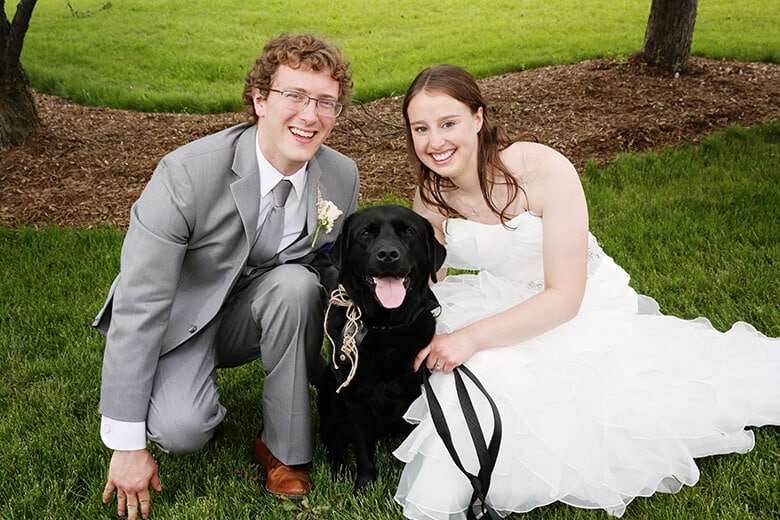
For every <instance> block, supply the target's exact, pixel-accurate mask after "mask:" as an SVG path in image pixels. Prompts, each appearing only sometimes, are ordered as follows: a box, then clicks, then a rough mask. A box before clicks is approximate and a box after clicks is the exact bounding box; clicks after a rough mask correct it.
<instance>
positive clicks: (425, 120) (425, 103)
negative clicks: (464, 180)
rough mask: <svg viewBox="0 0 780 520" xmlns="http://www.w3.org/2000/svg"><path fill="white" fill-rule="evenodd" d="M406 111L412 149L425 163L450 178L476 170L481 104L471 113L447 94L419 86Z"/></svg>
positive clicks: (480, 125)
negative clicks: (426, 90)
mask: <svg viewBox="0 0 780 520" xmlns="http://www.w3.org/2000/svg"><path fill="white" fill-rule="evenodd" d="M407 113H408V116H409V127H410V130H411V134H412V142H413V143H414V151H415V153H416V154H417V157H418V158H419V159H420V161H422V163H423V164H424V165H425V166H427V167H428V168H429V169H431V170H432V171H434V172H435V173H436V174H438V175H441V176H442V177H448V178H450V179H453V180H454V179H456V178H458V177H461V176H462V175H464V174H466V175H468V174H476V171H477V155H478V137H477V134H478V132H479V130H480V129H481V128H482V109H481V108H479V109H478V110H477V112H476V113H475V112H472V111H471V110H470V109H469V107H468V106H466V105H465V104H464V103H461V102H460V101H458V100H456V99H455V98H453V97H451V96H448V95H446V94H442V93H437V92H431V93H428V92H425V91H424V90H423V91H421V92H419V93H417V94H416V95H415V96H414V97H413V98H412V99H411V100H410V101H409V106H408V109H407Z"/></svg>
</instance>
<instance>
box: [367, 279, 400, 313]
mask: <svg viewBox="0 0 780 520" xmlns="http://www.w3.org/2000/svg"><path fill="white" fill-rule="evenodd" d="M374 281H375V282H376V288H375V289H374V290H375V292H376V297H377V299H378V300H379V303H381V304H382V306H383V307H385V308H386V309H395V308H396V307H398V306H399V305H401V304H402V303H403V301H404V296H406V289H405V288H404V282H403V278H393V277H391V276H381V277H377V278H374Z"/></svg>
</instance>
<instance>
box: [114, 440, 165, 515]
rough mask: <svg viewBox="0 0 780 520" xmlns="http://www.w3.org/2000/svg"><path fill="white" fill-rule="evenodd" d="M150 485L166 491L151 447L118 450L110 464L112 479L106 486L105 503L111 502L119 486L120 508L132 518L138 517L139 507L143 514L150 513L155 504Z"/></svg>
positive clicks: (118, 499) (117, 496) (118, 504)
mask: <svg viewBox="0 0 780 520" xmlns="http://www.w3.org/2000/svg"><path fill="white" fill-rule="evenodd" d="M149 486H151V487H152V488H153V489H154V490H156V491H158V492H159V491H162V485H161V484H160V475H159V473H158V472H157V463H156V462H155V461H154V458H153V457H152V454H151V453H149V450H147V449H143V450H136V451H119V450H116V451H114V454H113V455H112V456H111V464H110V466H109V467H108V482H106V487H105V489H103V503H104V504H108V502H109V501H110V500H111V495H112V494H113V493H114V490H116V502H117V507H116V512H117V514H118V515H119V516H125V514H127V518H128V520H137V518H138V509H139V507H140V509H141V516H142V517H143V518H148V517H149V509H150V508H151V506H152V502H151V494H150V492H149Z"/></svg>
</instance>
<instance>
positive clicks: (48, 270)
mask: <svg viewBox="0 0 780 520" xmlns="http://www.w3.org/2000/svg"><path fill="white" fill-rule="evenodd" d="M7 4H8V5H7V6H6V9H7V11H8V12H9V13H12V11H13V9H14V6H15V4H14V3H11V2H9V3H7ZM70 5H71V6H72V8H73V9H74V10H75V11H76V13H75V14H76V15H78V16H74V13H73V12H72V11H71V10H70V9H69V7H68V2H59V1H58V2H54V1H51V0H44V1H41V2H38V5H37V7H36V10H35V12H34V14H33V18H32V22H31V26H30V31H29V33H28V36H27V38H26V40H25V47H24V53H23V56H22V59H23V63H24V65H25V68H26V69H27V71H28V73H29V75H30V77H31V79H32V82H33V84H34V85H35V86H36V87H37V88H40V89H42V90H44V91H47V92H50V93H54V94H58V95H61V96H64V97H66V98H70V99H73V100H76V101H78V102H82V103H87V104H93V105H106V106H115V107H125V108H133V109H138V110H153V111H190V112H219V111H227V110H238V109H239V103H240V101H239V97H240V96H239V93H240V90H241V86H242V82H243V76H244V73H245V72H246V69H247V68H248V66H249V64H250V62H251V60H252V59H253V58H254V57H255V55H256V54H258V53H259V52H260V49H261V46H262V44H263V43H264V42H265V41H266V40H267V39H268V38H269V37H272V36H275V35H276V34H278V33H280V32H285V31H287V32H300V31H313V32H317V33H318V34H320V35H322V36H325V37H327V38H329V39H331V40H333V41H334V42H336V43H337V44H338V45H339V46H340V47H341V48H342V49H343V50H344V51H345V53H346V54H347V55H348V56H349V57H350V58H351V59H352V60H353V62H354V72H355V82H356V87H357V96H358V98H359V99H361V100H365V101H367V100H370V99H373V98H376V97H380V96H386V95H394V94H399V93H402V92H403V91H404V90H405V88H406V86H407V85H408V83H409V82H410V81H411V79H412V77H413V76H414V75H415V74H416V73H417V72H418V71H419V70H420V69H421V68H423V67H425V66H428V65H431V64H433V63H437V62H444V61H447V62H451V63H455V64H459V65H462V66H464V67H466V68H467V69H468V70H469V71H471V72H472V73H474V74H475V75H477V76H486V75H490V74H496V73H499V72H504V71H507V70H519V69H523V68H529V67H535V66H540V65H547V64H557V63H566V62H575V61H578V60H582V59H586V58H594V57H601V56H623V55H625V54H628V53H631V52H636V51H638V50H639V49H640V48H641V45H642V41H643V37H644V30H645V26H646V23H647V15H648V13H649V7H650V0H643V1H641V2H640V1H636V0H633V1H631V0H613V1H611V2H606V1H603V0H588V1H584V2H577V3H572V2H565V1H563V0H547V1H544V2H543V1H541V0H527V1H524V2H515V1H484V2H455V1H453V0H444V1H441V2H428V3H421V2H412V1H396V2H386V1H381V2H358V1H354V0H349V1H343V2H326V1H321V0H314V1H311V2H306V3H304V2H295V1H287V2H281V1H278V0H271V1H268V2H264V3H263V4H251V3H250V4H247V3H246V2H243V3H242V2H237V1H235V0H227V1H224V2H205V1H202V0H191V1H189V2H182V1H166V2H153V1H151V0H139V1H131V2H112V3H110V4H108V3H106V2H105V1H104V0H84V1H82V0H71V1H70ZM108 5H110V7H106V8H105V9H102V7H103V6H108ZM693 54H695V55H703V56H707V57H709V58H733V59H738V60H743V61H771V62H777V61H778V59H779V57H780V10H778V9H777V8H776V6H774V4H773V3H772V2H766V1H763V0H744V1H741V2H733V1H727V0H706V1H703V2H700V4H699V12H698V17H697V22H696V29H695V33H694V40H693ZM778 157H780V121H775V122H774V123H771V124H767V125H763V126H759V127H756V128H752V129H739V128H733V129H730V130H728V131H726V132H722V133H718V134H715V135H713V136H711V137H710V138H708V139H706V140H705V141H704V142H703V143H702V144H701V146H684V147H679V148H670V149H666V150H661V151H658V152H654V153H650V154H642V155H636V156H631V155H627V156H623V157H621V158H620V159H619V160H618V161H616V162H615V163H614V164H612V165H610V166H607V167H597V166H595V165H593V164H589V165H588V166H587V167H586V168H585V169H584V171H583V172H582V179H583V184H584V186H585V190H586V194H587V197H588V200H589V204H590V214H591V228H592V230H593V231H594V233H595V234H596V235H597V237H598V238H599V239H600V241H601V243H602V245H603V246H604V249H605V250H606V252H607V253H608V254H610V255H611V256H613V257H614V258H615V259H616V260H617V261H618V263H620V264H621V265H622V266H624V267H625V268H626V270H627V271H628V272H629V273H630V274H631V275H632V284H633V286H634V287H635V288H636V289H637V290H638V291H640V292H642V293H646V294H649V295H651V296H653V297H655V298H656V299H657V300H658V301H659V302H660V304H661V308H662V310H663V311H664V312H667V313H670V314H675V315H678V316H681V317H683V318H693V317H696V316H706V317H708V318H710V319H711V320H712V322H713V324H714V325H715V326H716V327H717V328H719V329H720V330H725V329H726V328H728V327H729V326H730V325H731V324H732V323H733V322H735V321H739V320H744V321H748V322H750V323H752V324H754V325H755V326H756V327H757V328H758V329H759V330H760V331H761V332H763V333H765V334H768V335H770V336H775V337H776V336H780V302H779V300H780V298H778V294H779V291H778V288H779V285H778V280H780V262H779V261H778V260H779V259H780V238H778V237H780V224H778V223H779V222H780V160H779V159H778ZM391 200H395V201H396V202H401V203H408V201H404V200H399V199H391ZM123 237H124V230H123V229H118V228H113V227H107V226H100V227H96V228H90V229H86V228H84V229H74V228H59V227H56V226H46V227H42V228H29V227H20V228H8V227H2V226H0V259H2V261H1V262H0V274H1V276H0V295H1V296H2V298H0V377H1V379H0V381H2V384H1V385H0V439H2V451H0V519H3V520H14V519H60V518H79V519H80V518H90V519H93V518H114V517H115V514H114V512H113V511H114V510H115V506H114V505H112V506H103V505H102V504H101V501H100V495H101V492H102V489H103V486H104V484H105V477H106V472H107V467H108V461H109V457H110V453H109V451H108V450H107V449H106V448H105V447H104V446H103V445H102V443H101V441H100V438H99V433H98V425H99V422H100V417H99V413H98V400H99V388H100V369H101V362H102V354H103V347H104V339H103V338H102V336H100V335H99V334H98V333H97V332H95V331H94V330H92V329H91V328H90V326H89V324H90V322H91V321H92V318H93V316H94V314H95V313H96V312H97V311H98V309H99V308H100V305H101V304H102V301H103V298H104V297H105V293H106V291H107V289H108V287H109V285H110V282H111V280H112V278H113V277H114V275H115V274H116V271H117V269H118V267H119V251H120V247H121V243H122V239H123ZM261 382H262V367H261V366H260V365H259V364H258V363H252V364H249V365H246V366H243V367H240V368H236V369H232V370H228V371H222V372H220V373H219V383H220V386H221V389H222V391H221V395H222V401H223V403H224V404H225V405H226V407H227V408H228V410H229V411H228V415H227V418H226V420H225V422H224V423H223V425H222V426H221V427H220V428H219V430H218V433H217V436H216V438H215V439H214V441H213V442H211V443H209V445H208V446H207V447H206V448H205V449H204V450H202V451H201V452H199V453H197V454H193V455H190V456H185V457H171V456H167V455H165V454H162V453H159V452H155V456H156V457H157V460H158V462H159V465H160V472H161V477H162V481H163V486H164V489H163V491H162V493H160V494H154V496H153V504H154V506H153V515H152V517H153V518H157V519H168V518H175V519H190V518H191V519H202V518H217V519H222V518H224V519H234V518H239V519H265V518H299V519H307V520H308V519H354V518H360V519H382V520H384V519H390V518H398V517H399V515H400V512H399V508H398V507H397V506H396V505H395V504H394V502H393V499H392V496H393V493H394V491H395V484H396V482H397V480H398V477H399V475H400V471H401V465H400V463H399V462H398V461H396V460H395V459H393V458H392V457H391V456H390V455H389V452H390V451H391V449H392V448H393V447H394V446H395V445H396V443H397V442H398V439H394V440H389V441H387V442H385V443H384V444H383V445H382V446H381V448H380V452H381V455H380V457H379V467H380V475H381V476H380V480H379V482H378V483H377V485H376V486H375V487H374V488H372V489H370V490H368V492H366V493H365V494H364V495H363V496H361V497H360V498H359V499H357V498H355V497H353V496H352V494H351V490H352V481H351V477H350V476H345V475H341V476H336V477H334V476H332V475H331V474H330V473H329V471H328V469H327V466H326V464H325V461H324V458H323V455H322V450H321V449H317V451H316V455H315V460H314V464H313V477H314V490H313V492H312V493H311V495H310V496H309V497H307V499H306V500H305V501H302V502H299V503H285V504H282V505H281V506H280V505H279V504H278V503H277V501H276V500H275V499H274V498H272V497H270V496H268V495H267V494H265V493H262V492H260V491H259V489H260V486H261V484H262V481H263V479H262V472H261V471H260V470H259V469H258V468H257V467H256V466H255V465H253V464H252V463H251V460H250V453H249V448H250V445H251V441H252V438H253V436H254V434H255V432H256V430H257V428H258V427H259V426H260V423H261V421H262V418H261V417H260V414H259V412H258V403H259V402H260V396H261V391H262V388H261ZM756 437H757V445H756V448H755V450H753V451H752V452H751V453H749V454H747V455H744V456H741V455H728V456H721V457H710V458H707V459H704V460H702V461H701V464H700V467H701V470H702V476H701V481H700V482H699V484H697V485H696V486H695V487H693V488H686V489H684V490H682V491H681V492H680V493H678V494H676V495H660V494H659V495H655V496H653V497H651V498H639V499H637V500H635V501H634V502H633V503H632V504H631V506H630V507H629V509H628V512H627V513H626V515H625V517H624V518H628V519H641V520H653V519H658V520H670V519H675V520H677V519H691V520H693V519H696V520H698V519H702V518H707V519H713V518H717V519H724V520H725V519H729V520H731V519H769V518H777V517H778V516H780V428H777V427H765V428H761V429H759V430H757V433H756ZM606 517H607V516H606V514H605V513H603V512H601V511H585V510H580V509H575V508H571V507H568V506H563V505H559V504H558V505H552V506H548V507H544V508H541V509H538V510H536V511H533V512H531V513H529V514H527V515H523V516H521V518H528V519H567V520H570V519H583V518H587V519H595V518H600V519H604V518H606Z"/></svg>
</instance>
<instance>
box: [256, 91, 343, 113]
mask: <svg viewBox="0 0 780 520" xmlns="http://www.w3.org/2000/svg"><path fill="white" fill-rule="evenodd" d="M268 90H269V91H270V92H278V93H279V94H281V95H282V97H283V98H284V99H285V100H286V101H287V104H288V105H289V106H290V107H291V108H294V109H296V110H303V109H304V108H306V107H307V106H309V102H310V101H314V108H316V109H317V113H318V114H320V115H321V116H325V117H338V115H339V114H341V109H343V108H344V105H342V104H341V103H339V102H338V101H333V100H332V99H317V98H313V97H311V96H307V95H306V94H304V93H302V92H297V91H295V90H278V89H275V88H269V89H268Z"/></svg>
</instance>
